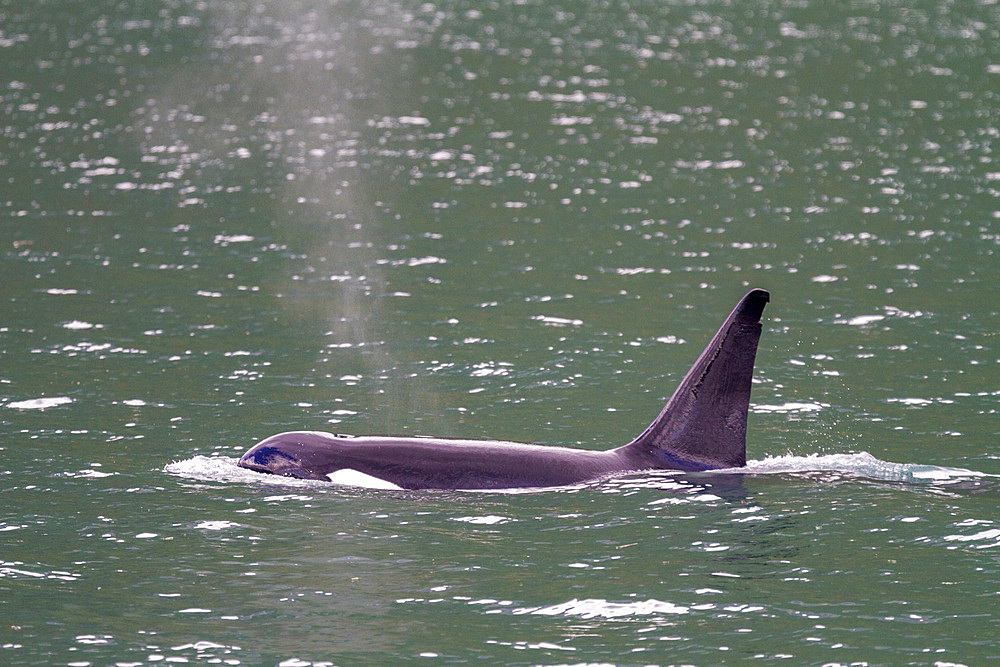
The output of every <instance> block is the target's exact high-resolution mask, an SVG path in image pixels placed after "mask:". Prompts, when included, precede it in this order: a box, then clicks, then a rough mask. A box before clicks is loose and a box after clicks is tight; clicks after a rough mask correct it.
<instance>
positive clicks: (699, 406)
mask: <svg viewBox="0 0 1000 667" xmlns="http://www.w3.org/2000/svg"><path fill="white" fill-rule="evenodd" d="M769 300H770V295H769V294H768V292H766V291H765V290H762V289H754V290H752V291H750V292H749V293H748V294H747V295H746V296H744V297H743V299H742V300H740V302H739V304H737V306H736V308H734V309H733V312H732V313H730V314H729V317H727V318H726V321H725V322H723V324H722V326H721V327H720V328H719V331H718V333H716V334H715V336H714V337H713V338H712V341H711V342H710V343H709V344H708V346H707V347H706V348H705V350H704V352H702V353H701V356H699V357H698V360H697V361H696V362H695V363H694V365H693V366H692V367H691V370H689V371H688V373H687V375H685V376H684V379H683V380H682V381H681V383H680V385H679V386H678V387H677V390H676V391H675V392H674V394H673V396H671V398H670V400H669V401H668V402H667V404H666V406H665V407H664V408H663V410H662V411H661V412H660V414H659V416H658V417H657V418H656V420H655V421H654V422H653V423H652V424H651V425H650V426H649V428H647V429H646V430H645V431H644V432H643V433H642V435H640V436H639V437H638V438H636V439H635V440H633V441H632V442H631V443H629V444H628V445H626V446H625V447H623V448H621V449H620V450H619V451H620V452H621V453H622V454H623V455H625V456H628V457H631V458H633V459H636V460H638V461H646V462H648V463H649V464H650V465H651V466H652V467H657V468H667V469H671V470H710V469H716V468H739V467H742V466H745V465H746V459H747V455H746V435H747V412H748V411H749V407H750V387H751V384H752V382H753V367H754V359H755V358H756V356H757V343H758V341H759V340H760V334H761V323H760V318H761V314H762V313H763V311H764V306H765V305H767V302H768V301H769Z"/></svg>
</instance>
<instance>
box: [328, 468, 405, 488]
mask: <svg viewBox="0 0 1000 667" xmlns="http://www.w3.org/2000/svg"><path fill="white" fill-rule="evenodd" d="M327 479H329V480H330V481H331V482H333V483H334V484H343V485H344V486H360V487H363V488H365V489H396V490H402V488H403V487H401V486H396V485H395V484H393V483H392V482H387V481H385V480H384V479H379V478H378V477H372V476H371V475H366V474H365V473H363V472H358V471H357V470H352V469H350V468H341V469H340V470H334V471H333V472H331V473H330V474H328V475H327Z"/></svg>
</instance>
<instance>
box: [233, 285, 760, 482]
mask: <svg viewBox="0 0 1000 667" xmlns="http://www.w3.org/2000/svg"><path fill="white" fill-rule="evenodd" d="M769 300H770V296H769V294H768V293H767V292H766V291H764V290H761V289H755V290H751V291H750V292H749V293H748V294H747V295H746V296H744V297H743V299H742V300H741V301H740V302H739V304H737V306H736V308H735V309H734V310H733V312H732V313H730V315H729V317H727V318H726V321H725V322H723V324H722V326H721V327H720V328H719V331H718V333H716V334H715V336H714V337H713V338H712V341H711V342H710V343H709V344H708V346H707V347H706V348H705V351H704V352H702V353H701V356H700V357H698V360H697V361H696V362H695V363H694V366H692V367H691V370H690V371H688V373H687V375H686V376H685V377H684V379H683V380H682V381H681V383H680V386H679V387H678V388H677V390H676V391H675V392H674V395H673V396H672V397H671V398H670V400H669V401H668V402H667V404H666V406H665V407H664V408H663V411H662V412H660V414H659V416H658V417H657V418H656V420H655V421H654V422H653V423H652V424H651V425H650V426H649V428H647V429H646V430H645V431H644V432H643V433H642V435H640V436H639V437H638V438H636V439H635V440H633V441H632V442H630V443H629V444H627V445H625V446H624V447H619V448H617V449H611V450H607V451H589V450H583V449H574V448H569V447H549V446H543V445H528V444H522V443H516V442H504V441H498V440H455V439H446V438H428V437H401V436H400V437H397V436H350V435H334V434H332V433H324V432H320V431H291V432H288V433H279V434H278V435H274V436H271V437H270V438H267V439H266V440H263V441H262V442H260V443H259V444H257V445H255V446H254V447H252V448H251V449H250V450H249V451H248V452H247V453H246V454H244V455H243V457H242V458H241V459H240V461H239V464H238V465H240V466H241V467H243V468H249V469H250V470H256V471H259V472H266V473H272V474H275V475H283V476H285V477H297V478H301V479H316V480H324V481H327V480H328V478H327V475H329V474H330V473H333V472H336V471H337V470H343V469H351V470H356V471H358V472H362V473H364V474H366V475H371V476H372V477H377V478H379V479H382V480H385V481H387V482H391V483H393V484H395V485H397V486H399V487H402V488H404V489H470V490H471V489H510V488H523V487H546V486H564V485H567V484H576V483H579V482H585V481H589V480H594V479H598V478H602V477H608V476H611V475H615V474H620V473H623V472H629V471H638V470H653V469H666V470H686V471H700V470H713V469H718V468H740V467H743V466H745V465H746V429H747V412H748V409H749V406H750V386H751V382H752V378H753V365H754V358H755V357H756V354H757V343H758V341H759V340H760V333H761V323H760V317H761V314H762V313H763V311H764V306H765V305H766V304H767V302H768V301H769Z"/></svg>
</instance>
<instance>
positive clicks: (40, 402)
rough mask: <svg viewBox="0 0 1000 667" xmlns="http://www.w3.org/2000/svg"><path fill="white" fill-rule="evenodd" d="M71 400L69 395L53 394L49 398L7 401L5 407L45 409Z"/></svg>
mask: <svg viewBox="0 0 1000 667" xmlns="http://www.w3.org/2000/svg"><path fill="white" fill-rule="evenodd" d="M72 402H73V399H72V398H70V397H69V396H53V397H51V398H29V399H28V400H26V401H15V402H14V403H8V404H7V407H8V408H14V409H15V410H45V409H47V408H54V407H56V406H57V405H66V404H67V403H72Z"/></svg>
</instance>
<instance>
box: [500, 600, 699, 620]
mask: <svg viewBox="0 0 1000 667" xmlns="http://www.w3.org/2000/svg"><path fill="white" fill-rule="evenodd" d="M690 611H691V608H690V607H685V606H682V605H676V604H674V603H672V602H664V601H662V600H654V599H647V600H637V601H635V602H610V601H608V600H603V599H595V598H591V599H586V600H579V599H576V598H574V599H572V600H569V601H568V602H563V603H561V604H555V605H549V606H546V607H520V608H518V609H514V610H512V613H514V614H531V615H537V616H577V617H579V618H621V617H623V616H650V615H659V614H687V613H689V612H690Z"/></svg>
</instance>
